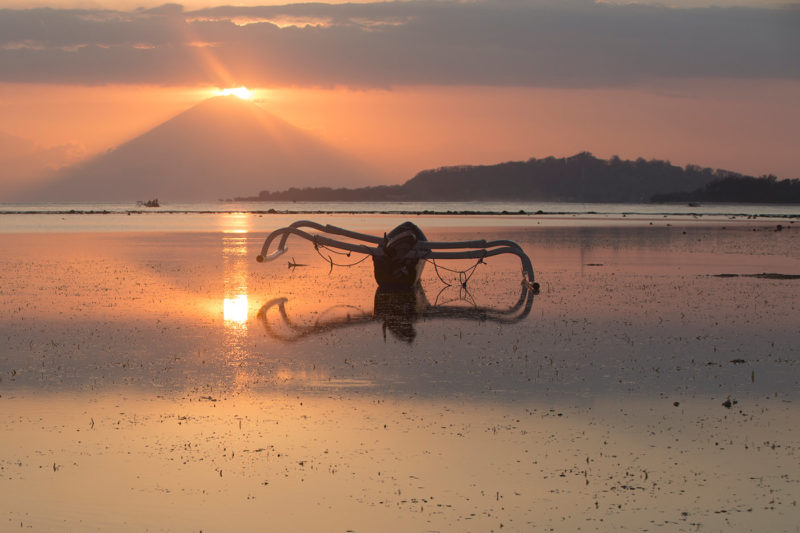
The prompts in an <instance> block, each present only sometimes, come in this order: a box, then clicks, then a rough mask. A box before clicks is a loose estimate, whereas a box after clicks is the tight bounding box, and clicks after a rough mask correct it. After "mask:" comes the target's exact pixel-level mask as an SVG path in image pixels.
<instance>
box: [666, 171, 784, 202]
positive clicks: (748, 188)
mask: <svg viewBox="0 0 800 533" xmlns="http://www.w3.org/2000/svg"><path fill="white" fill-rule="evenodd" d="M653 201H654V202H731V203H757V204H797V203H800V179H787V180H778V178H777V177H775V176H772V175H769V176H762V177H760V178H753V177H752V176H731V177H727V178H724V179H720V180H715V181H712V182H711V183H708V184H706V185H705V186H704V187H701V188H699V189H696V190H694V191H690V192H676V193H670V194H657V195H655V196H653Z"/></svg>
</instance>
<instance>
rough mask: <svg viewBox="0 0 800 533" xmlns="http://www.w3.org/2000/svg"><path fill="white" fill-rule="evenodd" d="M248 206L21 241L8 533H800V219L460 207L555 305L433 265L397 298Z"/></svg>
mask: <svg viewBox="0 0 800 533" xmlns="http://www.w3.org/2000/svg"><path fill="white" fill-rule="evenodd" d="M230 216H231V217H232V218H231V220H229V221H228V223H226V224H223V225H221V227H224V228H225V229H224V230H221V231H214V232H205V233H204V232H174V233H158V232H143V233H133V232H128V233H97V232H92V233H64V234H57V235H56V234H41V233H28V234H0V339H2V341H3V342H2V348H0V431H2V434H3V438H2V440H0V501H2V503H1V504H0V508H2V510H3V515H2V520H3V522H2V524H0V529H3V530H6V529H16V528H20V527H22V528H23V529H25V528H32V529H33V530H39V531H48V530H132V531H142V530H179V531H200V530H202V531H222V530H264V529H272V530H279V531H375V530H378V529H380V530H383V531H531V530H550V529H552V530H555V531H576V530H579V529H580V530H583V531H587V530H588V531H594V530H599V531H609V530H624V529H627V530H633V531H642V530H651V531H652V530H667V531H698V530H699V531H718V530H731V531H763V530H769V531H797V530H798V526H797V524H798V523H800V510H798V507H797V500H798V499H800V457H798V446H800V424H799V423H800V409H799V407H798V406H800V404H799V403H798V401H800V394H799V393H798V391H800V387H798V385H799V382H800V368H798V361H800V357H799V356H798V347H800V321H798V320H797V316H798V305H800V279H794V278H792V276H793V275H797V274H800V228H794V227H792V226H790V225H787V224H785V223H784V226H785V228H784V229H783V230H782V231H776V229H777V228H776V225H775V224H772V223H764V222H760V221H737V222H736V223H731V222H726V223H702V224H695V223H692V222H690V221H684V220H675V219H666V220H665V219H663V218H659V219H658V220H653V221H652V222H653V225H650V223H649V221H641V220H639V221H636V222H634V223H630V224H624V223H619V224H617V223H615V224H614V225H613V226H597V225H592V224H584V225H580V224H575V225H569V226H565V227H547V228H536V227H519V226H515V225H514V221H513V219H509V220H508V225H507V227H503V226H502V225H500V224H497V223H496V222H495V223H493V224H492V225H491V226H489V225H487V226H486V227H484V228H476V227H469V226H470V224H465V223H464V222H463V221H461V220H455V221H454V222H453V224H452V225H451V226H448V225H447V224H446V221H444V219H442V218H441V217H439V218H437V223H436V225H435V227H434V228H432V229H431V230H427V229H426V227H425V225H424V222H420V225H422V226H423V230H426V232H427V233H429V235H428V236H429V238H432V239H436V240H446V239H464V238H475V237H481V238H487V239H491V238H511V239H515V240H517V241H518V242H519V243H520V244H522V246H523V248H524V249H525V250H526V251H527V252H528V253H529V255H530V256H531V258H532V259H533V263H534V269H535V271H536V276H537V281H539V282H540V283H541V285H542V290H541V294H539V295H537V296H535V297H534V298H533V301H532V302H529V303H531V304H532V305H531V307H530V308H529V309H527V308H526V307H525V303H526V302H527V300H525V299H524V298H523V300H522V301H523V305H522V306H521V307H517V303H518V302H519V301H520V295H521V286H520V279H521V274H520V271H519V262H518V261H517V260H516V259H515V258H490V259H487V260H486V264H485V265H479V267H478V268H477V270H476V273H475V274H474V276H473V277H472V278H471V279H470V281H469V282H468V285H467V287H468V289H469V292H468V293H465V292H463V291H461V290H459V288H458V286H457V284H456V286H454V287H450V288H447V287H444V285H443V284H442V283H441V281H440V280H439V279H438V278H437V276H436V274H435V272H434V270H433V269H432V268H431V266H432V265H429V266H428V267H426V271H425V274H424V276H423V287H424V296H422V295H418V296H417V299H416V300H415V301H412V302H410V303H409V302H406V303H405V304H404V305H405V307H404V309H405V311H404V312H400V311H395V312H392V311H391V310H390V311H386V309H385V306H384V303H383V301H382V300H381V299H380V297H379V296H376V294H375V283H374V281H373V278H372V273H371V265H370V264H369V262H368V261H367V262H364V263H361V264H359V265H356V266H354V267H351V268H341V267H336V268H334V269H333V270H332V271H330V272H329V268H330V267H329V265H328V263H327V262H326V261H325V260H324V259H322V258H320V257H319V256H318V255H317V254H316V253H315V251H314V249H313V247H312V246H311V245H309V244H308V243H305V242H302V241H290V249H289V252H288V253H287V254H285V255H284V256H283V257H282V258H281V259H280V260H279V261H277V262H276V263H270V264H258V263H256V262H255V260H254V258H255V256H256V255H257V253H258V251H259V250H260V246H261V242H262V241H263V238H264V237H265V232H264V231H263V230H264V228H263V227H262V225H263V224H264V223H266V222H265V221H264V220H256V219H255V217H253V216H247V217H238V218H237V215H230ZM318 220H319V221H321V222H325V220H324V217H323V218H322V219H318ZM352 222H353V224H352V225H351V226H349V227H352V228H353V229H370V230H373V229H376V226H378V225H380V223H382V222H383V220H382V219H376V218H370V217H355V216H354V217H353V220H352ZM337 223H339V221H338V220H337ZM384 229H388V228H384ZM351 259H355V258H350V259H348V258H342V259H341V260H342V261H343V262H345V261H349V260H351ZM289 260H292V261H293V262H295V263H299V264H302V265H307V266H299V267H296V268H294V269H289V268H287V262H288V261H289ZM470 264H471V262H466V263H464V264H463V265H461V266H462V267H467V266H469V265H470ZM762 273H771V274H781V275H784V276H788V277H786V278H784V279H780V276H779V277H777V278H778V279H774V278H775V277H755V276H752V275H754V274H762ZM729 274H734V275H738V276H727V275H729ZM443 275H444V276H445V277H447V276H450V277H449V278H447V279H450V280H455V278H454V277H453V274H443ZM721 275H726V276H721ZM284 299H285V300H284ZM277 301H280V302H281V303H282V305H283V311H284V312H285V313H286V317H287V319H288V322H287V321H286V320H284V319H283V318H282V316H281V312H280V310H281V309H280V307H279V306H278V305H271V306H269V307H268V308H266V309H265V308H264V306H265V305H266V304H268V303H273V304H275V302H277ZM409 309H413V311H409ZM260 310H262V311H263V313H262V314H259V311H260Z"/></svg>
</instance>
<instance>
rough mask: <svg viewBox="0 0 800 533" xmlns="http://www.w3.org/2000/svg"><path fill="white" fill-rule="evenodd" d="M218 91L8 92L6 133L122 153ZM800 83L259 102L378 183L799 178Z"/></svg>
mask: <svg viewBox="0 0 800 533" xmlns="http://www.w3.org/2000/svg"><path fill="white" fill-rule="evenodd" d="M214 91H215V89H213V88H185V87H178V88H175V87H168V88H165V87H152V86H147V87H140V86H103V87H81V86H60V85H31V84H0V113H1V114H2V116H3V123H2V128H1V129H2V130H3V131H4V132H6V133H11V134H14V135H18V136H20V137H24V138H28V139H32V140H34V141H36V142H37V143H39V144H41V145H43V146H53V145H61V144H66V143H73V144H75V145H77V146H78V147H80V151H79V152H76V153H82V154H85V155H86V154H91V153H96V152H101V151H104V150H107V149H109V148H112V147H114V146H116V145H117V144H120V143H122V142H124V141H126V140H128V139H130V138H132V137H134V136H136V135H138V134H140V133H143V132H145V131H147V130H148V129H150V128H152V127H154V126H156V125H158V124H159V123H161V122H163V121H164V120H166V119H168V118H170V117H172V116H173V115H176V114H178V113H180V112H181V111H184V110H185V109H187V108H189V107H191V106H192V105H194V104H195V103H197V102H199V101H201V100H202V99H204V98H207V97H210V96H212V95H213V94H214ZM798 94H800V83H792V82H776V81H773V82H767V83H765V82H763V81H759V82H739V83H737V84H735V85H732V84H730V83H727V82H724V81H718V80H694V81H691V82H683V83H671V84H666V85H664V86H658V87H641V88H630V89H592V90H588V89H540V88H503V87H436V86H412V87H398V88H394V89H392V90H380V89H372V90H350V89H344V88H340V89H293V88H285V89H269V90H256V91H255V92H254V97H255V99H256V101H257V102H258V103H259V105H261V106H262V107H264V108H265V109H267V110H269V111H270V112H272V113H274V114H276V115H278V116H280V117H281V118H283V119H285V120H287V121H289V122H291V123H293V124H295V125H297V126H299V127H301V128H303V129H306V130H308V131H310V132H312V133H314V134H315V135H317V136H319V137H320V138H322V139H324V140H326V141H328V142H330V143H331V144H333V145H335V146H337V147H339V148H342V149H343V150H346V151H347V152H348V153H351V154H353V155H355V156H357V157H359V158H361V159H363V160H365V161H368V162H372V163H373V164H374V165H376V166H377V167H378V168H379V169H381V172H383V174H382V175H380V176H376V178H377V181H379V182H383V183H397V182H400V181H403V180H405V179H408V178H410V177H412V176H413V175H414V173H415V172H417V171H418V170H421V169H423V168H429V167H436V166H441V165H449V164H474V163H494V162H500V161H506V160H521V159H527V158H529V157H545V156H548V155H556V156H566V155H572V154H574V153H577V152H580V151H583V150H587V151H590V152H592V153H594V154H595V155H597V156H600V157H609V156H611V155H619V156H620V157H623V158H636V157H645V158H647V159H650V158H657V159H668V160H670V161H672V162H673V163H675V164H679V165H685V164H687V163H693V164H699V165H702V166H711V167H713V168H725V169H729V170H735V171H739V172H743V173H749V174H755V175H760V174H765V173H774V174H777V175H779V176H781V177H796V176H800V162H798V159H797V157H796V155H795V153H796V152H795V151H796V142H797V140H798V129H799V127H798V124H800V98H798V96H797V95H798Z"/></svg>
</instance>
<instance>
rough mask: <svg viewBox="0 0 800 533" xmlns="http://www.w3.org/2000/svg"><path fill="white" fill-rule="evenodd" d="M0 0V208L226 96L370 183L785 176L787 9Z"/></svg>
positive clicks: (793, 32) (792, 38) (790, 141)
mask: <svg viewBox="0 0 800 533" xmlns="http://www.w3.org/2000/svg"><path fill="white" fill-rule="evenodd" d="M3 4H4V6H6V7H7V8H10V9H0V116H2V117H3V118H2V121H1V122H0V199H2V198H3V197H4V196H5V195H6V194H7V193H9V191H12V190H14V189H15V188H18V187H20V186H22V185H23V184H29V183H31V182H32V181H34V180H35V179H37V178H41V177H42V176H43V175H44V174H45V173H46V172H47V171H49V170H51V169H53V168H58V167H61V166H65V165H72V164H76V163H78V162H80V161H83V160H85V159H86V158H88V157H91V156H94V155H97V154H102V153H105V152H107V151H108V150H111V149H114V148H116V147H118V146H120V145H123V144H125V143H127V142H129V141H131V140H132V139H134V138H136V137H137V136H140V135H142V134H143V133H145V132H147V131H149V130H151V129H152V128H154V127H156V126H158V125H159V124H161V123H163V122H165V121H167V120H169V119H170V118H171V117H174V116H177V115H179V114H180V113H182V112H184V111H186V110H187V109H190V108H191V107H192V106H194V105H196V104H197V103H199V102H201V101H203V100H205V99H207V98H209V97H212V96H214V95H215V94H217V93H218V91H219V90H220V89H222V88H226V87H239V86H247V87H248V88H250V89H251V91H252V101H254V102H256V103H257V104H258V105H260V106H261V107H263V108H264V109H265V110H266V111H268V112H269V113H272V114H273V115H275V116H276V117H277V118H279V119H282V120H283V121H285V122H286V123H288V124H291V125H292V126H294V127H296V128H299V129H300V130H303V131H304V132H305V133H306V134H308V135H310V136H312V137H316V138H317V139H318V140H319V141H320V142H323V143H325V144H327V145H329V146H330V147H331V149H332V150H336V151H338V152H340V153H342V154H348V155H349V157H352V158H354V159H358V160H361V161H364V162H367V163H369V164H370V166H371V167H372V168H373V169H377V170H374V171H373V173H372V174H371V175H372V176H373V178H372V179H373V180H374V183H375V184H394V183H400V182H402V181H405V180H407V179H409V178H410V177H412V176H413V175H414V174H415V173H416V172H417V171H419V170H422V169H425V168H433V167H439V166H443V165H454V164H491V163H497V162H501V161H509V160H526V159H528V158H530V157H546V156H549V155H554V156H557V157H558V156H568V155H572V154H575V153H578V152H581V151H589V152H592V153H594V154H595V155H597V156H598V157H602V158H608V157H611V156H612V155H618V156H620V157H622V158H631V159H635V158H637V157H644V158H647V159H651V158H654V159H664V160H669V161H671V162H672V163H674V164H678V165H686V164H698V165H701V166H709V167H713V168H724V169H728V170H733V171H737V172H742V173H747V174H753V175H761V174H768V173H769V174H775V175H778V176H780V177H785V178H795V177H800V160H798V158H797V157H796V155H795V152H796V146H797V143H798V139H800V135H798V133H799V131H798V130H799V129H800V126H798V124H800V63H798V62H797V60H796V58H797V57H800V4H797V3H795V4H778V3H775V2H758V1H752V2H748V1H737V2H735V5H734V4H731V3H728V2H726V3H725V4H724V5H721V6H720V5H717V6H715V7H711V6H713V5H714V3H713V2H700V1H693V0H682V1H678V2H672V3H671V5H668V6H664V5H658V4H657V3H655V2H638V3H631V4H627V3H626V4H621V3H620V4H616V3H610V2H591V1H588V0H571V1H568V2H553V1H547V0H544V1H538V2H529V3H526V2H515V1H512V0H508V1H499V2H482V1H478V2H469V3H462V2H455V1H453V2H451V1H444V2H440V1H432V0H431V1H428V0H421V1H412V2H390V3H382V2H363V3H347V4H340V3H338V2H331V3H326V4H322V3H318V4H278V3H275V2H242V3H241V5H238V6H235V7H231V6H213V5H211V4H210V3H209V2H201V1H197V2H186V3H185V5H183V6H181V5H177V4H168V5H160V3H157V2H150V1H142V2H133V1H131V2H127V3H126V2H110V1H109V2H103V1H101V0H98V1H92V2H83V1H73V2H70V1H67V0H53V1H49V2H48V1H46V0H41V1H38V0H37V1H30V2H25V1H23V0H14V1H13V2H4V3H3ZM265 4H269V5H265ZM42 7H49V8H50V9H45V10H43V9H40V8H42ZM232 165H233V166H235V163H232ZM297 185H298V186H304V185H320V184H319V183H297ZM327 185H329V186H332V187H337V186H350V185H353V183H345V182H331V183H328V184H327ZM267 188H270V187H269V186H268V184H265V185H264V186H263V187H260V188H256V189H255V190H252V191H246V192H245V193H243V194H246V193H250V194H255V193H257V192H258V190H260V189H267ZM234 194H237V193H236V192H234V191H232V192H231V195H234Z"/></svg>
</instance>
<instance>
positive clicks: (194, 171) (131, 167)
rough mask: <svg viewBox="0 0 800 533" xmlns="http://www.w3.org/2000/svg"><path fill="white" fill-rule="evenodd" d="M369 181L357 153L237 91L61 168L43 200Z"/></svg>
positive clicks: (210, 194)
mask: <svg viewBox="0 0 800 533" xmlns="http://www.w3.org/2000/svg"><path fill="white" fill-rule="evenodd" d="M366 182H367V175H366V170H365V169H364V168H363V167H362V166H361V165H360V164H359V163H358V162H356V161H355V160H354V159H353V158H349V157H347V156H346V155H344V154H343V153H341V152H339V151H337V150H335V149H333V148H332V147H330V146H328V145H326V144H325V143H323V142H321V141H320V140H318V139H315V138H314V137H313V136H311V135H309V134H307V133H305V132H303V131H302V130H300V129H298V128H296V127H294V126H292V125H291V124H289V123H287V122H285V121H283V120H281V119H279V118H277V117H275V116H274V115H272V114H271V113H269V112H267V111H266V110H265V109H263V108H262V107H260V106H258V105H256V104H254V103H252V102H249V101H245V100H241V99H239V98H237V97H235V96H218V97H215V98H210V99H208V100H205V101H203V102H201V103H200V104H198V105H196V106H194V107H192V108H191V109H189V110H187V111H184V112H183V113H181V114H179V115H177V116H175V117H173V118H172V119H170V120H168V121H166V122H164V123H163V124H161V125H159V126H157V127H155V128H153V129H152V130H150V131H148V132H147V133H144V134H143V135H140V136H139V137H136V138H135V139H133V140H131V141H128V142H126V143H125V144H122V145H120V146H119V147H117V148H116V149H113V150H111V151H109V152H107V153H105V154H102V155H99V156H97V157H94V158H92V159H90V160H88V161H85V162H83V163H80V164H78V165H75V166H72V167H69V168H66V169H64V170H62V171H61V172H60V173H59V174H58V176H57V178H56V179H55V180H53V181H51V182H50V183H48V184H47V185H46V186H44V187H42V188H40V189H39V190H38V191H36V192H34V193H32V194H30V196H31V197H32V198H35V199H37V200H56V201H110V202H126V201H136V200H146V199H149V198H159V199H160V200H162V201H163V200H167V201H211V200H217V199H220V198H230V197H234V196H252V195H256V194H258V192H259V191H262V190H271V191H275V190H284V189H288V188H290V187H345V186H346V187H351V186H354V185H355V186H357V185H363V184H365V183H366Z"/></svg>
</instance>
